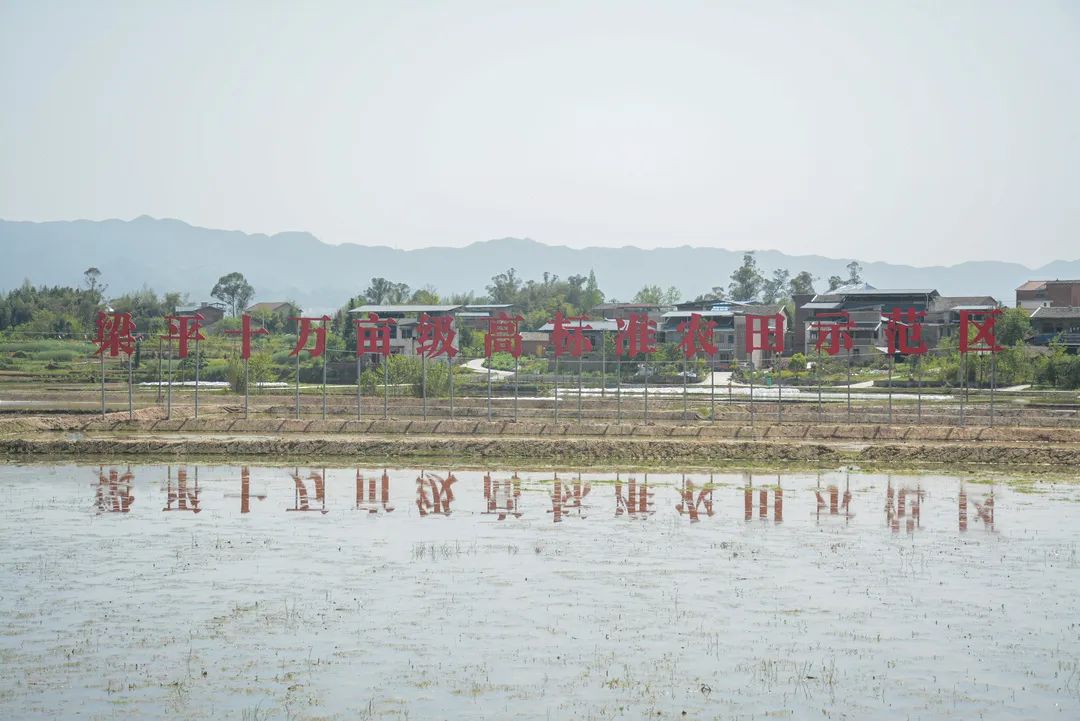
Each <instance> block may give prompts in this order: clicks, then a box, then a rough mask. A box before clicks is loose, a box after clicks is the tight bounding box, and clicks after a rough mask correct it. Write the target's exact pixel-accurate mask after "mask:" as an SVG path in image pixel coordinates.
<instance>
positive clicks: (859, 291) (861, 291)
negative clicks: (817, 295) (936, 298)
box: [826, 288, 937, 296]
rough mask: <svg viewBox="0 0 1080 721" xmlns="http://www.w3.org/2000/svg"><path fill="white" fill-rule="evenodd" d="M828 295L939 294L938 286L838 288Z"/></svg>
mask: <svg viewBox="0 0 1080 721" xmlns="http://www.w3.org/2000/svg"><path fill="white" fill-rule="evenodd" d="M826 295H858V296H890V295H937V289H936V288H855V289H852V290H843V289H840V288H837V289H836V290H834V291H831V292H829V293H827V294H826Z"/></svg>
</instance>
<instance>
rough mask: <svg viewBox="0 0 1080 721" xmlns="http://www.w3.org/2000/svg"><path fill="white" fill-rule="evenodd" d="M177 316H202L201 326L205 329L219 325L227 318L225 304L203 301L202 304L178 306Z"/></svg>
mask: <svg viewBox="0 0 1080 721" xmlns="http://www.w3.org/2000/svg"><path fill="white" fill-rule="evenodd" d="M176 315H201V316H202V317H203V319H202V321H200V323H199V325H201V326H203V327H204V328H205V327H207V326H211V325H213V324H214V323H217V322H218V321H219V320H221V319H222V318H224V317H225V304H224V303H216V302H208V301H203V302H202V303H189V304H188V305H178V306H177V307H176Z"/></svg>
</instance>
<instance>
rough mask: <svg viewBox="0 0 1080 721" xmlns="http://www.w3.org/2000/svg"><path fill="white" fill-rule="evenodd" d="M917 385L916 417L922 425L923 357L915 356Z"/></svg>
mask: <svg viewBox="0 0 1080 721" xmlns="http://www.w3.org/2000/svg"><path fill="white" fill-rule="evenodd" d="M915 383H916V384H917V387H918V390H917V391H915V393H916V395H915V417H916V418H917V419H918V422H919V423H922V356H921V355H919V356H915Z"/></svg>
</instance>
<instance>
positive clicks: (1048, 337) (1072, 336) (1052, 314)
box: [1031, 306, 1080, 353]
mask: <svg viewBox="0 0 1080 721" xmlns="http://www.w3.org/2000/svg"><path fill="white" fill-rule="evenodd" d="M1031 327H1032V329H1033V330H1034V331H1035V337H1034V338H1032V343H1034V344H1036V345H1050V344H1051V343H1060V344H1062V345H1064V346H1065V348H1066V349H1067V350H1068V351H1069V352H1070V353H1076V352H1078V351H1080V306H1042V307H1039V308H1036V309H1035V311H1034V312H1033V313H1032V314H1031Z"/></svg>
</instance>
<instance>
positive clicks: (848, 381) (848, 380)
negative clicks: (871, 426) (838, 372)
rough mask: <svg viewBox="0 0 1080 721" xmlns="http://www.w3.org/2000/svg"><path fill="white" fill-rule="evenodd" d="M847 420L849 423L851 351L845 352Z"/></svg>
mask: <svg viewBox="0 0 1080 721" xmlns="http://www.w3.org/2000/svg"><path fill="white" fill-rule="evenodd" d="M847 420H848V423H851V351H850V350H849V351H848V352H847Z"/></svg>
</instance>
